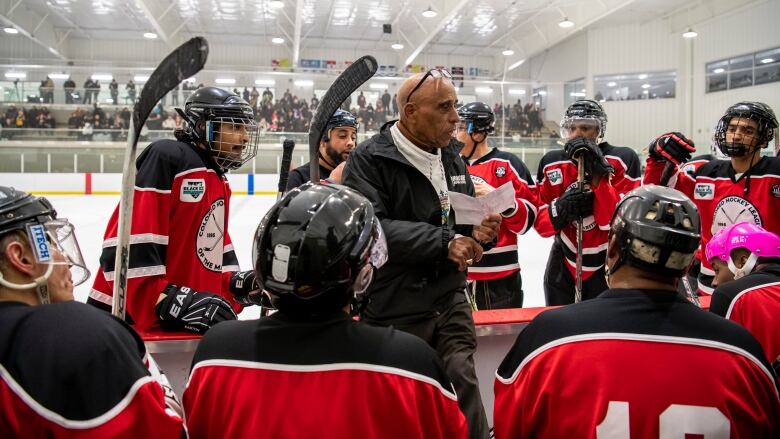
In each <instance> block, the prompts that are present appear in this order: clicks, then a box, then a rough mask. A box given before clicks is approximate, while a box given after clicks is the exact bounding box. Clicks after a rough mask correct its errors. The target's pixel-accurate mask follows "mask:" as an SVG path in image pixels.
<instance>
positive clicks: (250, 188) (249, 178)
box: [246, 174, 255, 195]
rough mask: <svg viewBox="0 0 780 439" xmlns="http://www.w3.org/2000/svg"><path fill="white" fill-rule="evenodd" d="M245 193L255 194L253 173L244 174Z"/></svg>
mask: <svg viewBox="0 0 780 439" xmlns="http://www.w3.org/2000/svg"><path fill="white" fill-rule="evenodd" d="M246 194H247V195H254V194H255V174H246Z"/></svg>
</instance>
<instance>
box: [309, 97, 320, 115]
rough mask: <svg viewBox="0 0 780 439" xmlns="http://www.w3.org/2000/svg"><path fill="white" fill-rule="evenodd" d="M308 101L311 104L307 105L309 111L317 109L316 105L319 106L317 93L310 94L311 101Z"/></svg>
mask: <svg viewBox="0 0 780 439" xmlns="http://www.w3.org/2000/svg"><path fill="white" fill-rule="evenodd" d="M310 102H311V105H310V106H309V108H311V111H317V107H319V106H320V100H319V99H317V95H316V94H315V95H312V96H311V101H310Z"/></svg>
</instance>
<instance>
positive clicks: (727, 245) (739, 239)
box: [705, 222, 780, 277]
mask: <svg viewBox="0 0 780 439" xmlns="http://www.w3.org/2000/svg"><path fill="white" fill-rule="evenodd" d="M738 248H744V249H746V250H748V251H750V253H752V254H751V255H750V258H749V259H748V261H747V262H746V263H745V266H744V267H742V269H740V270H739V271H741V275H740V276H739V277H742V276H744V275H746V274H749V273H750V272H751V271H753V267H754V266H755V264H756V260H757V259H758V258H760V257H764V258H780V236H777V235H775V234H774V233H772V232H768V231H767V230H765V229H764V228H763V227H761V226H758V225H756V224H753V223H749V222H742V223H737V224H732V225H730V226H727V227H724V228H722V229H720V230H719V231H718V232H717V233H716V234H715V235H714V236H713V237H712V239H710V242H708V243H707V248H706V249H705V256H706V257H707V260H708V261H711V260H712V259H713V258H718V259H720V260H721V261H723V262H726V263H728V266H729V270H731V272H732V273H734V274H737V273H736V271H737V268H736V266H735V265H734V262H733V261H732V260H731V251H732V250H734V249H738Z"/></svg>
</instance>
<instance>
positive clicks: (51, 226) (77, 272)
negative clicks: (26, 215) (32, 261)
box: [27, 218, 89, 286]
mask: <svg viewBox="0 0 780 439" xmlns="http://www.w3.org/2000/svg"><path fill="white" fill-rule="evenodd" d="M27 237H28V239H29V240H30V247H31V248H32V249H33V253H34V254H35V258H36V260H37V262H39V263H43V264H53V265H57V264H67V265H68V267H69V268H70V272H71V275H72V278H73V285H74V286H77V285H81V284H82V283H84V282H85V281H86V280H87V279H89V270H88V269H87V264H86V263H85V262H84V256H83V255H82V254H81V248H80V247H79V243H78V240H77V239H76V234H75V230H74V227H73V224H71V223H70V222H68V220H67V219H66V218H58V219H54V220H49V221H47V222H45V223H43V224H36V223H31V224H28V225H27ZM53 248H54V249H57V251H59V252H60V253H61V254H62V255H63V256H64V257H65V260H58V259H57V258H55V255H54V254H53V253H52V249H53Z"/></svg>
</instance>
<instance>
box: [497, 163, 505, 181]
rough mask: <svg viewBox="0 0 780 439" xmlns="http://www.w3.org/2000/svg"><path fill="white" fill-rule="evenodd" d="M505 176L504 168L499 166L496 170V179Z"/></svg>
mask: <svg viewBox="0 0 780 439" xmlns="http://www.w3.org/2000/svg"><path fill="white" fill-rule="evenodd" d="M505 175H506V168H505V167H503V166H499V167H497V168H496V177H499V178H501V177H503V176H505Z"/></svg>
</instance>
